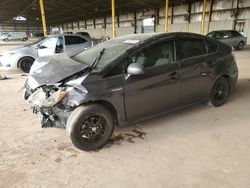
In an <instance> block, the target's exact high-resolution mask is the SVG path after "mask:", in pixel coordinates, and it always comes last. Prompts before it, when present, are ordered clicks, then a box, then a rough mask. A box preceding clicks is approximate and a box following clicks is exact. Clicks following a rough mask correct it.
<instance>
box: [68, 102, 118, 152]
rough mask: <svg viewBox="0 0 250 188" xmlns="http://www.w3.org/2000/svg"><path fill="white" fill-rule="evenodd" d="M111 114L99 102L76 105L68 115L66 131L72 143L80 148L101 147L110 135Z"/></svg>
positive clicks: (112, 128) (91, 148) (112, 121)
mask: <svg viewBox="0 0 250 188" xmlns="http://www.w3.org/2000/svg"><path fill="white" fill-rule="evenodd" d="M114 126H115V119H114V117H113V114H112V113H111V112H110V111H109V110H108V109H107V108H105V107H104V106H103V105H100V104H90V105H88V106H79V107H77V108H76V109H75V110H74V111H73V112H72V113H71V115H70V116H69V119H68V122H67V126H66V132H67V135H68V137H69V139H70V140H71V142H72V144H73V145H74V146H75V147H77V148H78V149H80V150H85V151H89V150H96V149H99V148H101V147H103V146H104V145H105V144H106V143H107V142H108V140H109V138H110V137H111V136H112V134H113V131H114Z"/></svg>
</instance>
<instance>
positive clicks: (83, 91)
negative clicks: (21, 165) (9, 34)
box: [24, 33, 238, 150]
mask: <svg viewBox="0 0 250 188" xmlns="http://www.w3.org/2000/svg"><path fill="white" fill-rule="evenodd" d="M237 78H238V69H237V66H236V63H235V59H234V55H233V50H232V47H230V46H228V45H226V44H224V43H221V42H219V41H216V40H214V39H210V38H208V37H205V36H202V35H197V34H191V33H164V34H137V35H129V36H124V37H119V38H116V39H112V40H108V41H105V42H103V43H100V44H98V45H96V46H94V47H93V48H91V49H89V50H87V51H85V52H82V53H79V54H77V55H75V56H73V57H65V56H61V55H60V56H57V57H55V56H51V57H46V58H38V59H37V60H36V62H35V63H34V66H33V67H32V69H31V72H30V75H29V77H28V78H27V80H26V84H25V88H26V89H25V95H24V96H25V99H27V100H28V102H29V104H30V105H31V107H32V108H33V112H35V113H39V114H41V117H42V127H64V128H65V127H66V132H67V134H68V136H69V138H70V140H71V142H72V143H73V145H74V146H75V147H77V148H79V149H82V150H94V149H97V148H100V147H102V146H103V145H104V144H105V143H107V141H108V140H109V138H110V137H111V135H112V133H113V130H114V127H115V125H118V126H121V127H123V126H126V125H129V124H132V123H135V122H138V121H142V120H145V119H149V118H152V117H155V116H157V115H162V114H164V113H165V112H170V111H174V110H176V109H180V108H183V107H186V106H190V105H194V104H197V103H207V102H209V103H210V104H211V105H213V106H216V107H218V106H221V105H223V104H224V103H225V102H226V100H227V99H228V97H229V94H230V92H231V91H232V90H233V88H234V87H235V85H236V82H237Z"/></svg>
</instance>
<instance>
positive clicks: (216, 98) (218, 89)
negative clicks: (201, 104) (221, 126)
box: [209, 77, 230, 107]
mask: <svg viewBox="0 0 250 188" xmlns="http://www.w3.org/2000/svg"><path fill="white" fill-rule="evenodd" d="M229 92H230V86H229V82H228V80H227V79H226V78H224V77H220V78H218V79H217V80H216V81H215V83H214V85H213V87H212V90H211V92H210V97H209V104H211V105H212V106H215V107H219V106H222V105H223V104H224V103H225V102H226V100H227V99H228V96H229Z"/></svg>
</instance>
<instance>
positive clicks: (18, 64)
mask: <svg viewBox="0 0 250 188" xmlns="http://www.w3.org/2000/svg"><path fill="white" fill-rule="evenodd" d="M27 57H28V58H32V59H34V61H35V59H36V58H34V57H32V56H28V55H27V56H23V57H21V58H20V59H19V60H18V61H17V68H20V62H21V60H23V59H24V58H27Z"/></svg>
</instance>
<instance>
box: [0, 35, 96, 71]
mask: <svg viewBox="0 0 250 188" xmlns="http://www.w3.org/2000/svg"><path fill="white" fill-rule="evenodd" d="M95 44H97V41H96V40H93V39H91V38H88V37H84V36H80V35H70V34H62V35H50V36H47V37H43V38H41V39H39V40H37V41H36V42H34V43H32V44H29V45H26V46H23V47H19V48H15V49H12V50H8V51H6V52H4V53H1V54H0V67H5V68H7V69H18V68H20V69H21V70H22V71H24V72H29V70H30V68H31V66H32V64H33V62H34V61H35V59H36V58H38V57H43V56H49V55H55V54H60V53H64V54H65V55H67V56H69V57H70V56H73V55H75V54H77V53H79V52H82V51H84V50H86V49H88V48H90V47H92V46H93V45H95Z"/></svg>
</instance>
